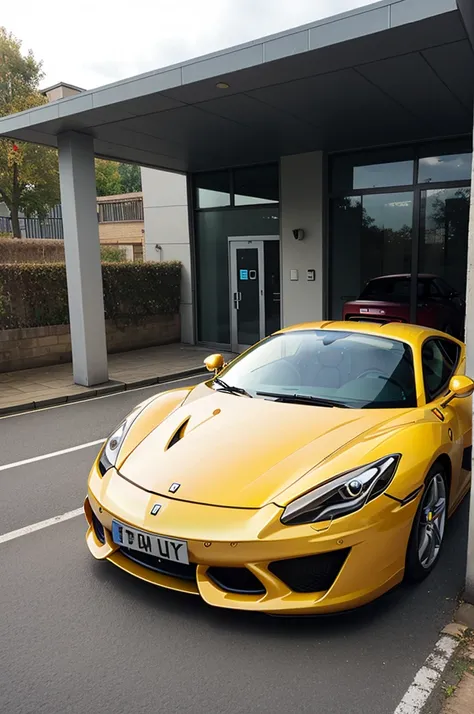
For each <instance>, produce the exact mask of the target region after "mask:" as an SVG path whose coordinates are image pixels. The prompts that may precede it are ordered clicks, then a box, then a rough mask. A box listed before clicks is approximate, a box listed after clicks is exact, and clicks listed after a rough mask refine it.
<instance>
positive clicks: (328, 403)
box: [257, 392, 351, 409]
mask: <svg viewBox="0 0 474 714" xmlns="http://www.w3.org/2000/svg"><path fill="white" fill-rule="evenodd" d="M257 395H258V396H259V397H273V398H274V399H275V400H276V401H278V402H288V403H301V404H314V406H316V407H339V408H340V409H351V407H350V406H349V405H348V404H343V403H342V402H336V401H333V400H332V399H323V398H322V397H313V396H312V395H311V394H279V393H278V392H257Z"/></svg>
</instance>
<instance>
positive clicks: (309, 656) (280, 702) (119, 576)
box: [0, 379, 468, 714]
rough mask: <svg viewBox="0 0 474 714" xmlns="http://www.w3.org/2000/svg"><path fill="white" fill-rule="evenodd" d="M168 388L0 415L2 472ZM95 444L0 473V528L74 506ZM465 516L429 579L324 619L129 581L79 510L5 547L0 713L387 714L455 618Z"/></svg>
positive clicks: (74, 440)
mask: <svg viewBox="0 0 474 714" xmlns="http://www.w3.org/2000/svg"><path fill="white" fill-rule="evenodd" d="M197 381H199V380H197V379H192V380H188V381H183V382H181V384H188V383H189V384H192V383H196V382H197ZM173 386H177V385H176V384H174V385H173ZM164 388H165V387H164V386H163V385H162V386H160V387H153V388H152V389H146V390H140V391H137V392H128V393H127V392H125V393H120V394H117V395H113V396H110V397H107V398H104V399H98V400H93V401H86V402H81V403H77V404H72V405H68V406H64V407H59V408H55V409H48V410H44V411H38V412H33V413H31V414H24V415H18V416H13V417H8V418H5V419H0V466H1V465H2V464H3V465H5V464H10V463H13V462H17V461H19V460H23V459H28V458H33V457H35V456H38V455H41V454H46V453H50V452H54V451H58V450H61V449H65V448H69V447H71V446H76V445H79V444H82V443H88V442H90V441H95V440H97V439H100V438H102V437H105V436H106V435H107V434H108V433H109V432H110V431H111V429H112V428H113V426H114V425H115V424H116V423H117V422H118V421H119V420H120V419H121V417H122V416H123V415H125V414H126V413H127V412H128V411H129V410H130V408H131V407H132V406H134V405H135V404H136V403H137V402H139V401H141V400H142V399H145V398H147V397H148V396H151V394H153V393H154V392H159V391H162V390H163V389H164ZM97 451H98V446H94V447H88V448H85V449H83V450H80V451H75V452H72V453H70V454H66V455H61V456H57V457H54V458H51V459H47V460H43V461H37V462H35V463H32V464H29V465H25V466H18V467H16V468H8V469H6V470H0V494H1V498H0V535H2V534H5V533H8V532H10V531H12V530H16V529H18V528H23V527H25V526H28V525H30V524H33V523H36V522H38V521H42V520H44V519H47V518H51V517H53V516H56V515H60V514H62V513H65V512H67V511H70V510H74V509H76V508H78V507H80V506H81V504H82V501H83V498H84V493H85V484H86V478H87V472H88V469H89V467H90V465H91V463H92V460H93V458H94V456H95V454H96V453H97ZM467 511H468V504H467V502H465V503H464V504H463V505H462V507H461V509H460V511H459V512H458V514H457V515H456V517H455V518H454V519H453V520H452V521H451V523H450V525H449V528H448V532H447V536H446V543H445V549H444V553H443V556H442V561H441V562H440V563H439V566H438V568H437V569H436V570H435V572H434V573H433V574H432V576H431V577H430V578H429V579H428V580H427V581H425V582H424V583H423V584H421V585H420V586H418V587H415V588H413V587H408V586H401V587H399V588H397V589H396V590H394V591H392V592H391V593H390V594H388V595H387V596H385V597H384V598H382V599H380V600H379V601H378V602H376V603H375V604H373V605H371V606H369V607H366V608H364V609H362V610H360V611H357V612H354V613H352V614H349V615H344V616H333V617H330V618H324V619H321V618H318V619H317V618H314V619H308V618H304V619H303V618H299V619H279V618H269V617H265V616H262V615H254V614H245V613H237V612H226V611H222V610H218V609H213V608H210V607H208V606H207V605H205V604H204V603H203V602H201V600H200V599H199V598H197V597H193V596H185V595H180V594H176V593H170V592H167V591H164V590H160V589H159V588H155V587H153V586H150V585H147V584H145V583H142V582H139V581H136V580H134V579H133V578H131V577H130V576H128V575H127V574H125V573H122V572H121V571H119V570H118V569H116V568H114V567H113V566H112V565H110V564H108V563H99V562H97V561H94V560H93V558H92V557H91V556H90V555H89V553H88V551H87V548H86V545H85V542H84V534H85V530H86V524H85V521H84V518H83V517H82V516H79V517H77V518H74V519H72V520H69V521H66V522H62V523H58V524H57V525H54V526H51V527H49V528H46V529H44V530H39V531H37V532H35V533H31V534H28V535H24V536H22V537H19V538H16V539H14V540H10V541H8V542H5V543H0V713H1V714H82V713H83V712H88V711H89V712H92V711H93V712H102V713H104V714H142V713H143V714H144V713H145V712H146V713H147V714H149V713H150V712H159V713H166V714H178V713H179V714H204V713H205V714H214V713H215V714H253V713H254V712H259V713H260V712H262V714H263V713H264V712H265V713H267V712H272V714H280V713H281V714H283V713H284V714H288V712H298V713H300V712H301V713H306V712H308V713H309V712H311V714H314V712H321V713H322V714H361V712H364V713H365V712H371V714H391V713H392V712H393V711H394V710H395V708H396V706H397V704H398V703H399V701H400V699H401V698H402V696H403V694H404V693H405V690H406V689H407V687H408V686H409V685H410V683H411V681H412V679H413V677H414V674H415V672H416V671H417V670H418V669H419V667H420V666H421V665H422V664H423V662H424V660H425V658H426V656H427V655H428V654H429V652H430V651H431V649H432V647H433V645H434V643H435V642H436V640H437V639H438V633H439V630H440V629H441V628H442V627H443V626H444V625H445V624H446V622H447V621H449V620H450V618H451V615H452V612H453V610H454V607H455V598H456V595H457V593H458V592H459V590H460V588H461V587H462V581H463V569H464V563H465V557H466V553H465V551H466V535H467Z"/></svg>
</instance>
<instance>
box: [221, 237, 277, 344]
mask: <svg viewBox="0 0 474 714" xmlns="http://www.w3.org/2000/svg"><path fill="white" fill-rule="evenodd" d="M229 259H230V276H231V280H230V286H231V295H230V298H231V304H230V314H231V343H232V350H233V351H234V352H242V351H243V350H245V349H247V347H249V346H250V345H253V344H255V343H256V342H258V341H259V340H261V339H263V338H264V337H265V336H266V335H268V334H270V333H271V332H274V331H275V330H278V329H279V328H280V262H279V242H278V241H277V240H251V239H249V240H230V241H229Z"/></svg>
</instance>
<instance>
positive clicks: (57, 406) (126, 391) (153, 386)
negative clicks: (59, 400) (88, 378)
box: [0, 372, 206, 421]
mask: <svg viewBox="0 0 474 714" xmlns="http://www.w3.org/2000/svg"><path fill="white" fill-rule="evenodd" d="M205 376H206V373H205V372H202V373H198V374H190V375H188V376H187V377H179V379H170V380H169V381H168V382H159V383H158V382H157V383H156V384H148V385H147V386H146V387H136V388H133V387H131V388H130V389H123V390H122V391H121V392H113V393H112V394H102V395H100V396H99V397H87V398H86V399H77V400H76V401H75V402H66V403H65V404H54V405H53V406H52V407H39V409H30V410H29V411H27V412H18V413H16V414H6V415H5V416H2V417H0V421H1V420H2V419H15V417H22V416H25V414H37V413H38V412H45V411H48V410H49V409H62V408H63V407H75V406H77V405H78V404H84V403H85V402H96V401H97V400H98V399H110V398H111V397H123V396H124V395H125V394H130V392H141V391H143V390H144V389H158V387H164V386H165V385H167V384H174V383H175V382H187V381H188V380H189V379H195V378H196V379H197V378H199V377H205ZM203 381H205V380H203ZM164 391H166V390H164ZM158 394H159V392H158Z"/></svg>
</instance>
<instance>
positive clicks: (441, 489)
mask: <svg viewBox="0 0 474 714" xmlns="http://www.w3.org/2000/svg"><path fill="white" fill-rule="evenodd" d="M446 507H447V502H446V484H445V481H444V478H443V476H442V474H441V473H438V474H436V475H435V476H433V478H432V479H431V481H430V482H429V484H428V486H427V488H426V491H425V494H424V496H423V502H422V508H421V518H420V523H419V526H418V558H419V561H420V565H421V566H422V568H425V569H426V570H428V569H429V568H431V566H432V565H433V563H434V562H435V561H436V560H437V558H438V555H439V552H440V550H441V544H442V542H443V538H444V530H445V526H446Z"/></svg>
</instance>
